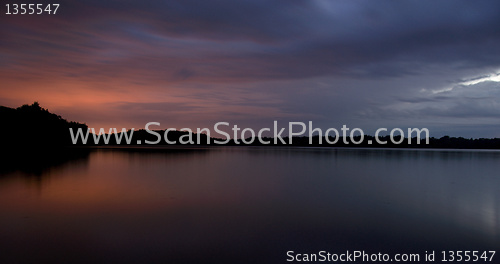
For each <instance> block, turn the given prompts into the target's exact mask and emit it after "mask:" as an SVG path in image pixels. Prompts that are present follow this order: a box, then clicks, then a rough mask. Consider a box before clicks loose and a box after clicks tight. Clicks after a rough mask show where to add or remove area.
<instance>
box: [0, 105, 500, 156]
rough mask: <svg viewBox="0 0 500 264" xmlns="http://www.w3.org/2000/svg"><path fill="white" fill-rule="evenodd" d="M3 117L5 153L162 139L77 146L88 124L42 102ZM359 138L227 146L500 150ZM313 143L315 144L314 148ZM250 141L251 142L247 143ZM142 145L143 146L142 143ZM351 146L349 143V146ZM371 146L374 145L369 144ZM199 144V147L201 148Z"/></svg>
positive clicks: (178, 136)
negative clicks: (76, 137)
mask: <svg viewBox="0 0 500 264" xmlns="http://www.w3.org/2000/svg"><path fill="white" fill-rule="evenodd" d="M0 117H1V120H2V122H1V128H0V138H1V139H2V142H3V143H2V145H3V148H5V149H13V150H15V149H25V148H31V149H34V148H35V149H36V148H39V149H41V150H44V151H48V150H53V149H57V148H60V147H69V146H84V145H85V146H102V145H111V146H115V145H141V146H151V145H147V144H145V142H146V140H147V141H149V142H156V141H158V138H157V136H156V135H153V134H151V133H149V132H148V131H146V130H144V129H141V130H137V131H134V132H133V134H132V139H131V141H130V143H131V144H127V143H126V141H125V138H124V136H125V135H124V134H123V133H122V132H119V133H117V134H112V135H109V142H108V143H107V144H105V143H104V140H103V138H102V135H101V138H100V141H99V142H98V143H97V144H96V143H94V140H93V138H94V135H93V134H92V133H89V138H88V141H87V144H83V142H82V141H81V140H80V139H79V140H78V142H77V144H73V142H72V138H71V134H70V132H69V129H70V128H72V129H73V131H74V132H75V134H76V131H77V130H78V129H82V130H83V131H84V132H85V133H86V132H87V130H88V126H87V125H86V124H82V123H78V122H73V121H67V120H65V119H63V118H62V117H61V116H59V115H56V114H53V113H50V112H49V111H48V110H47V109H44V108H42V107H41V106H40V105H39V103H38V102H34V103H33V104H31V105H27V104H25V105H23V106H21V107H18V108H15V109H14V108H9V107H4V106H0ZM154 132H156V133H158V134H159V135H161V140H160V141H159V142H158V143H156V144H155V145H170V144H168V143H167V142H166V141H165V140H164V138H163V135H164V132H165V130H154ZM125 133H127V136H129V135H130V133H131V131H130V130H129V131H127V132H125ZM119 137H121V139H122V140H121V143H120V144H119V143H118V142H117V140H116V139H117V138H119ZM189 137H190V138H191V139H192V142H191V143H188V144H181V141H183V142H186V141H188V139H189ZM168 139H169V140H170V141H176V142H177V145H202V146H203V145H212V146H221V144H215V140H217V141H219V142H221V141H226V140H225V139H221V138H213V137H210V138H209V137H208V136H207V135H205V134H196V133H193V134H191V135H190V132H186V131H169V132H168ZM360 139H361V138H360V137H359V136H355V137H353V138H349V137H347V138H345V139H344V138H342V137H341V138H339V139H338V140H337V142H336V143H335V144H328V143H327V142H325V140H324V138H323V140H322V144H319V140H320V138H319V137H318V136H313V137H312V139H310V138H309V137H306V136H303V137H293V138H292V144H288V143H289V138H287V137H283V140H284V141H285V142H286V144H283V143H281V142H280V140H278V141H277V144H274V139H273V138H270V137H265V138H263V140H265V141H269V142H270V144H262V143H261V142H260V141H259V140H258V139H255V140H254V142H253V143H252V144H243V143H241V140H239V141H240V144H237V143H236V142H235V140H229V141H228V142H227V143H226V144H222V145H225V146H237V145H243V146H249V145H250V146H303V147H307V146H309V147H370V148H454V149H500V139H499V138H479V139H472V138H470V139H467V138H463V137H449V136H444V137H441V138H434V137H431V138H430V139H429V144H425V140H421V143H420V144H416V142H417V139H416V138H412V140H411V142H412V143H411V144H409V143H408V139H406V138H405V139H404V140H403V142H402V143H401V144H395V143H392V142H391V140H390V139H389V136H383V137H379V139H380V140H382V141H386V142H387V144H378V143H377V141H376V140H375V137H373V136H369V135H365V136H364V139H363V141H362V142H361V143H360V144H354V143H353V142H359V141H360ZM394 139H395V141H399V140H400V139H401V138H400V137H399V136H395V137H394ZM310 140H311V141H312V142H311V143H312V144H310ZM329 140H330V141H331V142H332V141H334V140H335V138H334V137H330V138H329ZM247 141H249V140H247ZM138 142H140V144H139V143H138ZM345 142H347V143H345ZM369 142H371V144H370V143H369ZM198 143H199V144H198Z"/></svg>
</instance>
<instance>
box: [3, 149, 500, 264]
mask: <svg viewBox="0 0 500 264" xmlns="http://www.w3.org/2000/svg"><path fill="white" fill-rule="evenodd" d="M499 159H500V153H499V152H495V151H477V152H473V151H422V150H381V149H377V150H373V149H323V148H302V149H301V148H258V147H219V148H201V149H198V148H186V149H184V148H181V149H162V148H158V149H144V148H134V149H121V148H120V149H99V150H95V151H92V152H91V153H90V154H89V155H88V156H87V157H86V158H84V159H81V160H82V161H84V162H83V163H84V164H85V166H66V165H62V166H60V167H59V168H61V169H58V170H51V172H50V175H51V177H50V180H49V181H47V184H45V185H44V188H43V193H42V195H31V191H30V190H29V189H27V188H25V186H23V185H20V184H18V183H17V182H15V181H7V180H0V212H2V215H3V216H4V217H1V218H0V234H2V237H0V247H1V248H3V249H4V250H5V251H4V252H8V253H6V254H3V255H2V256H0V261H1V260H6V261H4V262H17V263H30V262H52V263H57V262H72V263H75V262H76V263H79V262H81V263H89V262H107V263H111V262H112V263H115V262H119V263H137V262H141V263H165V262H169V263H178V262H183V263H282V262H286V261H285V260H286V251H287V250H295V251H296V252H303V253H305V252H309V253H314V252H318V251H320V250H327V251H330V252H332V253H341V252H342V251H343V250H351V251H352V250H365V251H369V252H374V253H377V252H378V251H381V252H387V253H390V252H395V253H423V252H425V250H445V249H451V250H496V249H497V248H496V247H498V245H499V244H500V243H499V242H500V233H499V219H500V218H499V212H500V204H499V202H500V197H499V193H500V192H499V191H500V179H499V177H497V175H498V171H499V169H500V163H499V162H498V161H499ZM66 164H69V163H66ZM11 173H12V172H11ZM45 174H46V173H45V172H43V173H42V174H41V175H45ZM5 179H7V178H5ZM25 248H30V254H23V252H24V249H25ZM61 249H63V250H61ZM2 258H3V259H2Z"/></svg>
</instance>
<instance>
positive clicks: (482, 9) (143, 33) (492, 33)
mask: <svg viewBox="0 0 500 264" xmlns="http://www.w3.org/2000/svg"><path fill="white" fill-rule="evenodd" d="M61 5H62V7H61V10H60V12H61V13H62V14H61V16H60V17H59V18H53V19H47V20H45V21H43V22H42V23H38V26H37V28H33V27H31V25H32V24H31V23H30V24H29V28H28V26H27V25H26V23H29V22H26V21H21V22H19V21H18V23H17V24H16V25H13V27H11V28H10V30H9V29H7V30H5V29H4V30H3V32H2V33H4V34H6V35H17V34H19V33H18V31H19V30H21V31H23V30H24V31H26V33H28V34H29V35H30V36H29V37H27V36H25V37H23V38H21V39H20V40H18V41H16V40H15V39H16V38H14V37H12V38H9V39H10V41H8V42H6V43H5V42H4V44H2V46H3V48H4V49H5V48H6V47H9V45H10V46H11V47H10V48H12V46H18V47H20V48H23V50H24V51H28V53H30V50H36V52H31V53H32V54H29V56H30V57H29V58H30V59H32V58H33V57H34V58H35V60H34V62H33V63H36V61H37V60H38V62H39V63H40V64H41V63H44V64H46V63H47V60H46V59H47V58H48V57H49V56H53V55H56V54H54V53H62V54H64V55H65V56H67V58H66V59H57V58H54V59H52V60H50V61H49V64H53V65H54V66H56V67H59V68H64V67H66V66H67V65H68V64H71V61H75V62H74V63H78V64H82V66H83V67H82V68H83V72H84V74H85V75H88V74H92V73H93V72H92V71H91V70H88V69H85V68H86V67H87V68H92V69H96V68H97V73H101V74H102V75H105V76H117V75H119V72H123V71H127V70H128V69H126V68H125V67H127V66H129V65H134V67H135V69H134V70H135V71H141V73H142V74H146V75H151V77H153V78H157V79H166V80H169V81H172V80H199V81H219V80H221V79H224V80H226V79H232V80H234V81H238V80H240V81H251V80H266V79H289V78H308V77H314V76H323V75H351V76H354V77H356V76H357V77H363V76H364V77H370V78H373V77H391V76H399V75H408V74H418V73H420V72H422V71H425V67H426V64H428V63H438V64H443V65H444V64H452V66H453V67H488V66H492V65H496V64H497V61H498V58H499V57H500V45H497V43H498V41H499V40H500V33H499V32H500V31H499V30H498V27H497V25H499V24H500V16H498V15H497V12H496V11H497V10H500V3H499V2H497V1H487V2H485V1H481V2H480V3H478V2H472V1H427V2H422V1H404V2H397V1H343V2H341V1H323V0H322V1H255V0H253V1H165V2H161V1H140V2H139V1H127V2H124V1H85V2H80V3H77V4H76V5H75V4H74V3H71V4H70V3H69V2H68V3H65V2H63V3H61ZM63 8H67V9H66V10H64V9H63ZM7 19H9V18H7ZM57 19H59V20H64V24H63V22H61V21H57ZM4 20H5V18H4ZM68 20H69V21H70V22H71V23H70V24H69V23H68ZM16 26H17V28H16ZM182 40H186V41H188V43H186V44H185V45H186V46H188V47H189V49H190V50H191V51H193V50H194V51H195V52H194V55H196V56H190V55H189V53H186V52H185V51H181V52H172V53H169V52H166V51H164V52H159V53H158V52H156V53H154V54H155V55H154V57H153V55H151V56H150V58H148V57H145V56H148V54H147V51H148V50H149V51H156V50H160V49H161V48H162V47H163V48H165V49H169V48H172V46H175V47H178V45H182V43H179V42H182ZM175 47H174V49H175ZM197 49H200V50H201V51H198V52H196V50H197ZM105 50H110V52H111V51H112V50H114V52H116V53H115V55H116V56H114V57H113V55H112V53H106V52H105ZM100 51H102V53H101V54H98V55H99V56H102V59H101V60H91V61H85V60H83V61H82V57H84V56H85V55H86V54H88V53H99V52H100ZM33 53H34V54H33ZM4 56H5V55H4ZM20 56H27V54H23V55H20ZM72 57H74V60H71V59H72ZM31 61H33V60H31ZM76 61H77V62H76ZM207 61H210V63H207ZM109 65H111V66H109ZM117 65H120V66H121V67H117ZM177 66H178V67H177ZM124 68H125V69H124ZM165 71H167V74H165V73H164V72H165ZM82 75H83V74H82Z"/></svg>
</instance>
